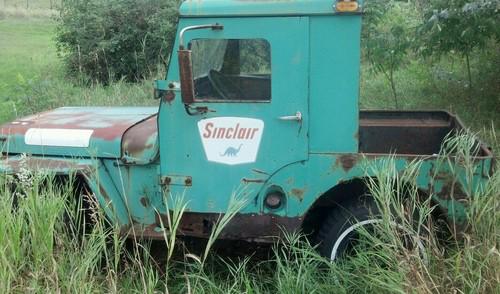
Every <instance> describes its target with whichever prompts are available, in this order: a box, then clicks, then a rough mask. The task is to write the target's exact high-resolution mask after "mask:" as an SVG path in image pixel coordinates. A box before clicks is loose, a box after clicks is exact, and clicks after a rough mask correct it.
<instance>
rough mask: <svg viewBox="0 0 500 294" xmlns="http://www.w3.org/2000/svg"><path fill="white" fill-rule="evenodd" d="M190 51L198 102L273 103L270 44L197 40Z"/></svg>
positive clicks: (245, 41) (234, 40)
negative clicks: (271, 101)
mask: <svg viewBox="0 0 500 294" xmlns="http://www.w3.org/2000/svg"><path fill="white" fill-rule="evenodd" d="M190 47H191V51H192V60H193V78H194V91H195V99H196V100H200V101H215V102H217V101H219V102H223V101H231V102H252V101H256V102H261V101H270V100H271V46H270V45H269V42H268V41H266V40H264V39H195V40H192V41H191V43H190Z"/></svg>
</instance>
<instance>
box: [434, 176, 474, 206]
mask: <svg viewBox="0 0 500 294" xmlns="http://www.w3.org/2000/svg"><path fill="white" fill-rule="evenodd" d="M436 194H437V196H438V197H439V198H440V199H443V200H456V201H459V202H460V203H462V204H468V203H469V197H468V196H467V194H466V193H465V192H464V191H463V190H462V187H461V185H460V183H459V182H458V181H456V180H453V179H450V180H447V181H445V182H444V183H443V187H442V188H441V191H439V192H438V193H436Z"/></svg>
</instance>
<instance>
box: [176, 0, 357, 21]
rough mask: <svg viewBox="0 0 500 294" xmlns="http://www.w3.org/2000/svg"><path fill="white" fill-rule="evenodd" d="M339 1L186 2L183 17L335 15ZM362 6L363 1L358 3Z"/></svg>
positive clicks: (181, 13) (182, 7) (182, 9)
mask: <svg viewBox="0 0 500 294" xmlns="http://www.w3.org/2000/svg"><path fill="white" fill-rule="evenodd" d="M336 2H337V0H186V1H184V2H183V3H182V5H181V7H180V15H181V17H214V16H280V15H283V16H287V15H328V14H335V13H336V12H335V4H336ZM358 3H359V4H362V1H358Z"/></svg>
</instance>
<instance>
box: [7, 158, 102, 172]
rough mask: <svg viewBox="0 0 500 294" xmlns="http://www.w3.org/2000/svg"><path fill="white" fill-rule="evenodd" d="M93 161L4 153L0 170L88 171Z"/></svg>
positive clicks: (91, 168) (90, 169)
mask: <svg viewBox="0 0 500 294" xmlns="http://www.w3.org/2000/svg"><path fill="white" fill-rule="evenodd" d="M93 166H94V162H93V161H92V160H89V159H77V158H71V159H69V158H68V159H65V158H60V157H43V158H42V157H34V156H26V155H9V156H7V155H4V156H2V157H0V172H3V173H19V172H23V170H27V171H36V172H44V171H45V172H48V173H54V174H69V173H90V172H91V171H92V170H93Z"/></svg>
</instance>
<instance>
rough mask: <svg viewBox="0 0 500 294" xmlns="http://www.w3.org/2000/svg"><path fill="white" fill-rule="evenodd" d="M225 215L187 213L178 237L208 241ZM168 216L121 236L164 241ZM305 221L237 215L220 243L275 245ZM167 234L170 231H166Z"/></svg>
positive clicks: (134, 228)
mask: <svg viewBox="0 0 500 294" xmlns="http://www.w3.org/2000/svg"><path fill="white" fill-rule="evenodd" d="M221 217H222V214H216V213H184V215H183V216H182V219H181V222H180V225H179V228H178V232H177V235H179V236H189V237H201V238H208V237H209V236H210V233H211V231H212V229H213V226H214V224H215V223H216V222H217V220H218V219H219V218H221ZM167 223H168V222H167V216H166V215H164V214H161V215H157V217H156V222H155V224H152V225H147V226H142V225H140V224H136V225H135V226H134V227H133V228H127V229H124V230H123V231H122V234H126V235H129V236H131V237H132V236H134V234H135V236H136V237H139V238H151V239H163V238H164V235H163V231H162V227H164V226H167ZM301 224H302V218H300V217H281V216H275V215H270V214H267V215H259V214H237V215H236V216H235V217H234V218H233V219H232V220H231V222H230V223H229V224H228V225H227V226H226V227H225V228H224V229H223V231H222V233H221V235H220V237H219V239H228V240H245V241H256V242H274V241H276V240H277V239H278V238H280V237H281V236H282V235H283V232H284V231H285V232H293V231H295V230H298V229H300V226H301ZM166 229H167V230H168V228H166Z"/></svg>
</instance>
